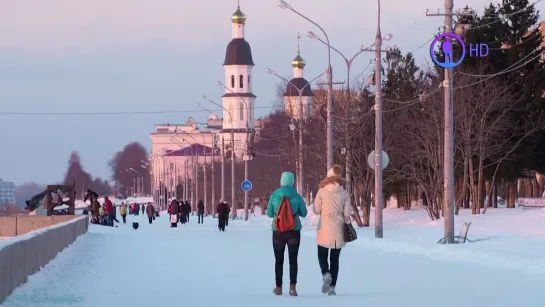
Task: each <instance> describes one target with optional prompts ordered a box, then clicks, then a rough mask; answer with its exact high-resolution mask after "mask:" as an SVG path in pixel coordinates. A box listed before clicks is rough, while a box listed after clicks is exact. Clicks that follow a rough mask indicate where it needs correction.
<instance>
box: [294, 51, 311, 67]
mask: <svg viewBox="0 0 545 307" xmlns="http://www.w3.org/2000/svg"><path fill="white" fill-rule="evenodd" d="M306 65H307V63H305V60H303V58H302V57H301V56H300V55H299V54H298V55H297V56H296V57H295V59H293V61H291V66H293V67H294V68H305V66H306Z"/></svg>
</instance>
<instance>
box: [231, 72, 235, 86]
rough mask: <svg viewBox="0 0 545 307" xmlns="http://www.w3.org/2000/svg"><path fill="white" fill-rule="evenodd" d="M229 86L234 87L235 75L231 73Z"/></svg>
mask: <svg viewBox="0 0 545 307" xmlns="http://www.w3.org/2000/svg"><path fill="white" fill-rule="evenodd" d="M231 88H235V76H234V75H231Z"/></svg>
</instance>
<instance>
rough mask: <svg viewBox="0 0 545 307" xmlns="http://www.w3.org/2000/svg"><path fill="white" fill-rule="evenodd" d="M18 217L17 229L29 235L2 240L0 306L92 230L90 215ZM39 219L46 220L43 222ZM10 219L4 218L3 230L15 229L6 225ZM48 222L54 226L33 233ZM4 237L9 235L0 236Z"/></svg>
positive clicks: (1, 221)
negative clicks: (33, 229)
mask: <svg viewBox="0 0 545 307" xmlns="http://www.w3.org/2000/svg"><path fill="white" fill-rule="evenodd" d="M10 218H11V219H14V218H15V217H10ZM16 218H17V219H15V221H16V222H17V223H16V225H17V226H15V229H16V230H19V231H21V232H24V231H26V234H25V235H20V236H17V237H15V238H11V239H7V240H2V241H0V303H2V302H3V301H4V300H5V299H6V297H8V296H9V295H10V294H11V293H12V292H13V290H15V289H16V288H17V287H19V286H21V285H23V284H24V283H26V282H27V280H28V276H30V275H32V274H34V273H36V272H38V271H39V270H40V269H41V268H42V267H43V266H45V265H46V264H48V263H49V262H50V261H51V260H52V259H53V258H55V256H57V254H58V253H59V252H61V251H62V250H63V249H65V248H66V247H68V246H69V245H70V244H72V243H73V242H74V241H75V240H76V239H77V237H78V236H80V235H82V234H85V233H86V232H87V230H88V228H89V217H88V216H86V215H84V216H74V215H72V216H48V217H45V216H44V217H38V216H17V217H16ZM29 218H30V219H29ZM39 218H41V219H42V221H41V222H39ZM8 219H9V218H6V220H4V218H1V219H0V225H1V226H0V227H2V228H5V229H11V228H13V226H11V228H8V227H7V226H5V225H3V223H4V222H5V221H9V220H8ZM31 221H32V222H31ZM60 221H62V222H60ZM48 223H50V225H51V226H49V227H45V228H41V229H38V230H35V231H32V230H29V229H32V228H33V227H37V226H38V225H47V224H48ZM19 225H23V226H19ZM0 236H6V235H5V234H1V233H0Z"/></svg>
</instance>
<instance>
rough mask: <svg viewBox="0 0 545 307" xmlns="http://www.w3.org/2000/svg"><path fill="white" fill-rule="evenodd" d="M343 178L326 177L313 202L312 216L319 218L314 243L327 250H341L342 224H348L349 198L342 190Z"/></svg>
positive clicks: (342, 244)
mask: <svg viewBox="0 0 545 307" xmlns="http://www.w3.org/2000/svg"><path fill="white" fill-rule="evenodd" d="M343 183H344V178H341V177H328V178H326V179H324V180H322V182H320V189H319V190H318V193H317V194H316V198H315V200H314V206H313V211H314V214H316V215H319V216H320V221H319V222H318V230H317V231H318V233H317V234H316V242H317V243H318V245H320V246H323V247H327V248H335V249H338V248H343V247H344V246H345V245H346V242H344V224H345V222H347V223H348V222H350V214H351V210H352V208H351V205H350V196H349V194H348V192H347V191H346V190H345V189H344V188H343V186H342V184H343Z"/></svg>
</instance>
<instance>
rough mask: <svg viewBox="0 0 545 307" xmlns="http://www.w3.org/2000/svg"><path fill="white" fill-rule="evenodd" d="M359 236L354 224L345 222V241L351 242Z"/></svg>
mask: <svg viewBox="0 0 545 307" xmlns="http://www.w3.org/2000/svg"><path fill="white" fill-rule="evenodd" d="M357 238H358V233H357V232H356V229H354V226H352V224H351V223H344V242H346V243H349V242H352V241H356V239H357Z"/></svg>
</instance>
